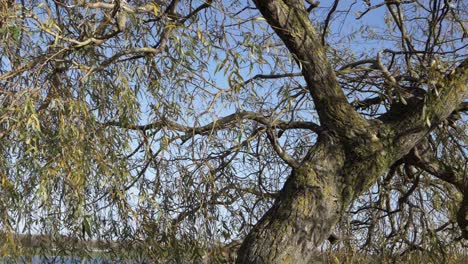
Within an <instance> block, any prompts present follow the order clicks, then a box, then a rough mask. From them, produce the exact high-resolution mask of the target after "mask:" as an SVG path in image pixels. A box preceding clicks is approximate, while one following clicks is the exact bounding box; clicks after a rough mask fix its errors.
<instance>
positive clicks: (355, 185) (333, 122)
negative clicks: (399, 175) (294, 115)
mask: <svg viewBox="0 0 468 264" xmlns="http://www.w3.org/2000/svg"><path fill="white" fill-rule="evenodd" d="M254 2H255V4H256V6H257V8H258V9H259V10H260V12H261V13H262V15H263V16H264V17H265V19H266V20H267V22H268V23H269V24H270V25H271V26H272V28H273V29H274V31H275V32H276V33H277V34H278V36H279V37H280V38H281V39H282V40H283V41H284V43H285V44H286V46H287V47H288V49H289V50H290V51H291V53H292V54H294V56H295V57H296V59H297V61H298V63H300V64H301V66H302V73H303V75H304V79H305V80H306V82H307V85H308V88H309V91H310V94H311V95H312V98H313V99H314V103H315V106H316V109H317V112H318V114H319V118H320V122H321V125H322V126H323V131H324V132H322V133H321V135H320V137H319V140H318V142H317V144H316V146H315V147H314V148H313V149H311V150H310V151H309V154H308V156H307V157H306V159H305V160H303V161H302V162H301V163H300V165H299V166H298V167H297V168H294V169H293V172H292V174H291V175H290V176H289V178H288V180H287V181H286V183H285V186H284V187H283V189H282V190H281V192H280V195H279V196H278V198H277V199H276V201H275V203H274V205H273V207H272V208H271V209H270V210H269V211H268V212H267V213H266V214H265V215H264V216H263V217H262V219H261V220H260V221H259V222H258V223H257V224H256V226H255V227H254V228H253V229H252V231H251V232H250V234H249V235H248V236H247V237H246V238H245V240H244V242H243V244H242V246H241V248H240V249H239V252H238V258H237V263H320V262H322V261H321V259H320V255H319V254H317V251H316V248H317V246H319V245H320V244H321V243H322V242H323V241H324V240H325V239H326V238H328V237H329V235H330V233H331V231H332V229H333V227H334V225H335V224H336V223H337V221H338V220H339V218H340V217H341V216H342V214H343V211H344V209H345V208H346V207H347V206H348V205H349V204H350V203H351V201H352V200H353V199H354V197H356V196H357V195H359V194H361V193H362V192H363V191H365V190H367V189H368V188H370V186H371V185H372V184H374V183H375V181H376V180H377V179H378V177H379V176H381V175H383V174H384V173H385V171H386V170H388V168H390V166H391V165H392V164H393V163H395V162H396V161H398V160H400V159H401V158H402V157H404V156H405V155H407V154H408V153H409V152H410V150H411V149H412V148H414V147H415V146H416V145H417V144H418V143H419V141H420V140H422V139H423V138H424V137H425V136H426V135H427V134H428V133H429V132H430V131H431V129H432V128H433V127H434V126H435V125H437V124H438V123H440V122H441V121H443V120H444V119H446V118H447V117H448V116H449V115H450V113H452V112H453V111H454V110H455V109H456V108H457V106H458V105H460V104H461V103H462V102H463V100H464V99H465V98H466V97H467V95H468V87H467V85H466V83H467V82H468V78H467V68H468V63H467V61H465V62H464V63H463V64H462V65H461V66H460V67H458V69H457V70H456V71H455V72H454V73H452V74H450V75H448V76H445V77H443V78H441V79H440V80H439V83H438V84H437V86H438V89H439V93H437V94H436V93H429V94H428V95H427V96H426V98H425V99H424V100H420V101H415V102H414V103H413V104H411V105H409V106H407V107H404V109H400V111H398V112H389V113H388V114H386V115H384V116H382V118H380V119H379V120H372V121H368V120H365V119H364V118H363V117H362V116H360V115H359V114H358V113H357V112H356V111H355V110H354V108H353V107H351V105H350V104H349V103H348V102H347V99H346V97H345V95H344V94H343V91H342V89H341V88H340V87H339V85H338V81H337V79H336V76H335V73H334V72H333V69H332V67H331V65H330V63H329V62H328V60H327V58H326V55H325V50H324V48H323V46H322V45H321V42H320V39H319V37H318V36H317V34H316V32H315V30H314V28H313V26H312V24H311V22H310V20H309V17H308V14H307V12H306V10H305V7H304V4H303V2H302V1H297V0H265V1H260V0H258V1H254ZM428 121H429V122H428ZM428 123H430V124H431V125H430V126H428ZM298 163H299V162H298ZM465 211H466V210H465ZM465 211H463V213H464V212H465ZM460 214H462V213H460Z"/></svg>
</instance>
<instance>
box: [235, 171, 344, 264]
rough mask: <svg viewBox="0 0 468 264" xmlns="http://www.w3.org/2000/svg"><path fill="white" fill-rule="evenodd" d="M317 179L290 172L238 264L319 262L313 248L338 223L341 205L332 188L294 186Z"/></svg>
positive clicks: (307, 172)
mask: <svg viewBox="0 0 468 264" xmlns="http://www.w3.org/2000/svg"><path fill="white" fill-rule="evenodd" d="M306 167H307V166H306ZM317 176H318V175H316V174H315V172H314V171H313V170H307V169H305V170H299V171H295V172H293V174H292V175H291V180H290V181H288V183H287V184H286V186H285V188H284V190H283V191H282V193H281V197H280V198H279V199H278V200H276V202H275V204H274V206H273V207H272V208H271V209H270V210H269V211H268V212H267V213H266V214H265V215H264V216H263V218H262V219H261V220H260V222H259V223H258V224H257V225H256V226H255V229H254V230H253V231H252V232H251V233H250V234H249V235H248V236H247V237H246V239H245V240H244V243H243V244H242V247H241V249H240V251H239V258H238V260H237V263H313V262H320V259H319V257H318V256H317V252H316V248H317V246H318V245H320V243H322V242H323V241H324V240H325V239H326V238H327V237H328V236H329V235H330V233H331V230H332V228H333V226H334V225H335V224H336V222H337V221H338V219H339V215H340V213H339V212H340V209H341V204H340V199H339V198H337V197H338V196H339V194H338V193H337V192H336V188H333V187H332V186H331V185H329V186H322V184H317V185H303V186H299V185H298V184H297V178H302V177H307V178H309V179H310V180H312V179H313V178H316V177H317Z"/></svg>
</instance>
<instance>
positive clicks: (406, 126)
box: [382, 59, 468, 157]
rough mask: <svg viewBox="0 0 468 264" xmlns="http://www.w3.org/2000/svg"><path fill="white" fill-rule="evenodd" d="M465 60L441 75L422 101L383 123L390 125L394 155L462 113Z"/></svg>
mask: <svg viewBox="0 0 468 264" xmlns="http://www.w3.org/2000/svg"><path fill="white" fill-rule="evenodd" d="M467 84H468V59H466V60H465V61H463V62H462V63H461V64H460V65H459V66H458V67H457V68H456V69H455V70H454V71H453V72H451V73H450V74H447V75H445V76H440V79H439V80H437V83H436V84H435V85H434V87H432V88H431V89H430V91H429V92H428V93H427V95H426V97H425V98H424V100H421V101H419V102H416V103H415V104H413V105H408V106H406V107H403V108H402V111H397V112H390V113H387V114H385V115H384V116H382V120H383V121H384V122H386V123H387V124H389V125H390V126H391V129H392V131H394V132H393V133H395V136H394V139H393V146H394V150H393V152H394V153H395V154H396V155H397V156H400V157H402V156H404V155H406V154H407V153H409V151H410V150H411V149H412V148H413V147H414V146H415V145H416V144H417V143H418V142H419V141H420V140H421V139H423V138H424V136H425V135H426V134H427V133H429V132H430V131H431V130H432V129H433V128H434V127H435V126H437V125H438V124H439V123H441V122H442V121H444V120H445V119H447V118H448V117H449V116H450V115H451V114H452V113H453V112H454V111H460V110H463V106H464V103H463V102H464V101H465V100H466V99H467V97H468V85H467Z"/></svg>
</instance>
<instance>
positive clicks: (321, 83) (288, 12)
mask: <svg viewBox="0 0 468 264" xmlns="http://www.w3.org/2000/svg"><path fill="white" fill-rule="evenodd" d="M254 2H255V4H256V6H257V8H258V9H259V10H260V12H261V13H262V15H263V16H264V18H265V19H266V21H267V22H268V23H269V24H270V25H271V26H272V28H273V30H274V31H275V32H276V34H277V35H278V36H279V37H280V38H281V39H282V40H283V42H284V43H285V45H286V47H287V48H288V49H289V51H290V52H291V53H292V54H293V56H294V57H295V59H296V60H297V62H298V63H299V65H300V67H301V68H302V74H303V75H304V78H305V80H306V82H307V86H308V89H309V91H310V93H311V95H312V98H313V100H314V103H315V107H316V109H317V112H318V115H319V118H320V122H321V124H322V125H323V126H324V127H325V128H326V129H330V130H333V131H335V132H337V133H338V134H339V135H340V136H344V137H348V138H349V137H354V136H356V131H358V132H363V131H365V127H366V125H367V122H366V121H365V120H364V119H363V118H362V117H361V115H359V114H358V113H357V112H356V111H355V110H354V109H353V107H351V105H350V104H349V103H348V101H347V99H346V96H345V94H344V93H343V91H342V89H341V87H340V86H339V83H338V80H337V78H336V75H335V72H334V71H333V68H332V66H331V64H330V62H329V61H328V59H327V57H326V54H325V48H324V47H323V45H322V43H321V40H320V36H319V35H318V34H317V33H316V31H315V29H314V27H313V25H312V23H311V21H310V20H309V16H308V13H307V11H306V9H305V6H304V3H303V1H299V0H262V1H260V0H255V1H254ZM359 134H360V133H359Z"/></svg>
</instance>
